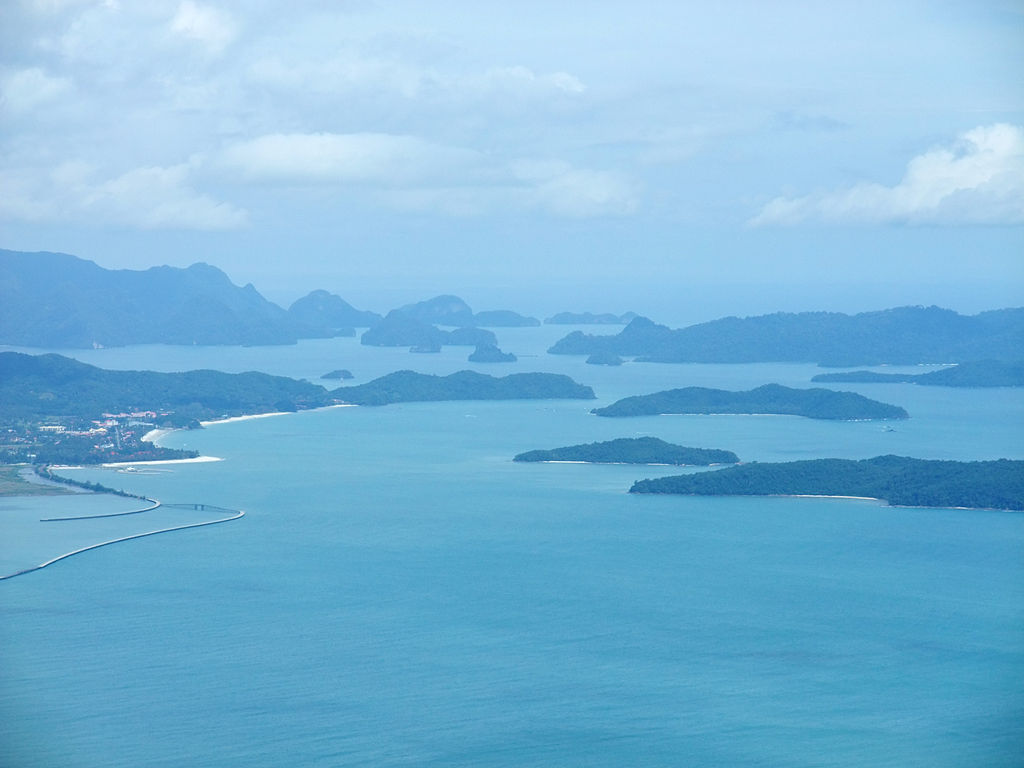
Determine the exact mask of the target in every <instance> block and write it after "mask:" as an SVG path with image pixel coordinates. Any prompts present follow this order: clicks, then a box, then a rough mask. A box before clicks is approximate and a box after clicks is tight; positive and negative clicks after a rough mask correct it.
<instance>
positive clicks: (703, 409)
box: [592, 384, 909, 421]
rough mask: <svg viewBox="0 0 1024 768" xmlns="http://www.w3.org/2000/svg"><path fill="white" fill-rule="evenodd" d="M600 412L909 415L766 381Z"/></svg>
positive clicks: (642, 398)
mask: <svg viewBox="0 0 1024 768" xmlns="http://www.w3.org/2000/svg"><path fill="white" fill-rule="evenodd" d="M592 413H595V414H597V415H598V416H655V415H660V414H776V415H784V416H806V417H807V418H810V419H837V420H844V421H863V420H868V419H906V418H909V415H908V414H907V412H906V411H905V410H904V409H903V408H900V407H899V406H897V405H889V404H887V403H880V402H878V401H877V400H871V399H869V398H867V397H864V396H863V395H858V394H856V393H855V392H837V391H835V390H832V389H792V388H790V387H784V386H782V385H781V384H765V385H764V386H761V387H757V388H756V389H751V390H749V391H746V392H732V391H729V390H725V389H708V388H706V387H684V388H682V389H669V390H665V391H664V392H655V393H653V394H650V395H637V396H634V397H626V398H623V399H622V400H618V401H616V402H614V403H612V404H611V405H608V406H605V407H604V408H595V409H594V410H593V411H592Z"/></svg>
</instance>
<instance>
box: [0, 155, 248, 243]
mask: <svg viewBox="0 0 1024 768" xmlns="http://www.w3.org/2000/svg"><path fill="white" fill-rule="evenodd" d="M190 173H191V167H190V166H189V165H188V164H180V165H174V166H168V167H159V166H150V167H143V168H135V169H133V170H130V171H128V172H126V173H123V174H121V175H119V176H115V177H112V178H108V179H102V180H98V181H97V180H95V176H96V172H95V169H94V168H93V167H91V166H90V165H88V164H85V163H64V164H62V165H59V166H57V167H56V168H54V169H53V170H52V171H51V172H50V173H49V174H44V175H40V174H35V173H32V172H29V171H20V172H19V171H5V172H2V173H0V188H3V189H4V190H5V192H6V194H4V195H3V196H0V216H2V217H4V218H8V219H21V220H27V221H78V222H81V221H88V222H90V223H93V224H99V225H116V226H128V227H132V228H139V229H198V230H219V229H234V228H237V227H240V226H243V225H244V224H245V223H246V221H247V214H246V212H245V211H244V210H241V209H239V208H236V207H235V206H233V205H231V204H229V203H224V202H220V201H218V200H214V199H213V198H211V197H209V196H208V195H205V194H202V193H200V192H197V191H196V190H195V189H193V188H192V186H191V185H190V184H189V175H190Z"/></svg>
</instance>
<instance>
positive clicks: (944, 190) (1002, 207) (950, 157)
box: [749, 123, 1024, 226]
mask: <svg viewBox="0 0 1024 768" xmlns="http://www.w3.org/2000/svg"><path fill="white" fill-rule="evenodd" d="M804 221H812V222H813V221H817V222H825V223H831V224H847V223H850V224H890V223H891V224H1020V223H1024V129H1021V127H1020V126H1015V125H1008V124H1006V123H997V124H995V125H990V126H979V127H977V128H974V129H973V130H970V131H967V132H966V133H964V134H963V135H961V136H960V138H959V139H958V140H957V142H956V143H955V144H953V146H951V147H948V148H936V149H931V150H929V151H927V152H925V153H924V154H921V155H918V156H917V157H915V158H913V159H912V160H911V161H910V162H909V163H908V164H907V169H906V172H905V173H904V175H903V178H902V179H901V180H900V182H899V183H898V184H896V185H894V186H891V187H887V186H885V185H883V184H877V183H869V182H865V183H861V184H857V185H855V186H853V187H850V188H848V189H843V190H837V191H835V192H829V193H825V194H820V195H807V196H805V197H797V198H788V197H777V198H775V199H774V200H772V201H771V202H769V203H768V204H767V205H766V206H765V207H764V208H763V209H762V210H761V212H760V213H758V215H757V216H755V217H754V218H753V219H751V220H750V222H749V224H750V225H751V226H768V225H783V226H785V225H793V224H799V223H801V222H804Z"/></svg>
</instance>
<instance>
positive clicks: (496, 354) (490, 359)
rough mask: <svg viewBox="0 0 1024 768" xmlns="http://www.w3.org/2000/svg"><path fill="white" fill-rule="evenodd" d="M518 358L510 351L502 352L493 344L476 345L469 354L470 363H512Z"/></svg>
mask: <svg viewBox="0 0 1024 768" xmlns="http://www.w3.org/2000/svg"><path fill="white" fill-rule="evenodd" d="M518 359H519V358H517V357H516V356H515V355H513V354H512V353H511V352H502V351H501V350H500V349H498V348H497V347H496V346H494V345H493V344H486V345H484V346H480V347H477V348H476V349H474V350H473V351H472V352H471V353H470V355H469V362H471V363H514V362H515V361H516V360H518Z"/></svg>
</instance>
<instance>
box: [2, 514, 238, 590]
mask: <svg viewBox="0 0 1024 768" xmlns="http://www.w3.org/2000/svg"><path fill="white" fill-rule="evenodd" d="M147 501H150V502H152V504H151V506H148V507H145V508H143V509H136V510H131V511H128V512H114V513H110V514H103V515H85V516H81V517H49V518H43V519H41V520H40V522H48V523H55V522H69V521H72V520H90V519H97V518H108V517H122V516H124V515H138V514H142V513H145V512H152V511H153V510H155V509H158V508H164V509H188V510H194V511H199V512H206V511H209V512H212V513H216V514H217V515H218V517H216V518H213V519H210V520H201V521H199V522H196V523H184V524H182V525H172V526H166V527H163V528H158V529H156V530H152V531H144V532H142V533H133V534H131V535H129V536H120V537H118V538H116V539H109V540H107V541H101V542H99V543H97V544H90V545H89V546H86V547H79V548H78V549H75V550H72V551H70V552H65V553H64V554H61V555H57V557H53V558H50V559H49V560H47V561H46V562H43V563H40V564H39V565H35V566H32V567H31V568H23V569H21V570H20V571H15V572H14V573H8V574H6V575H3V576H0V581H5V580H7V579H13V578H14V577H15V576H23V575H25V574H26V573H32V572H34V571H39V570H42V569H43V568H46V567H48V566H51V565H53V564H54V563H59V562H60V561H62V560H67V559H68V558H69V557H74V556H75V555H80V554H82V553H84V552H89V551H91V550H94V549H99V548H100V547H108V546H110V545H111V544H120V543H122V542H125V541H131V540H132V539H141V538H145V537H146V536H156V535H158V534H161V533H171V532H173V531H183V530H185V529H187V528H202V527H204V526H207V525H218V524H219V523H229V522H231V521H233V520H238V519H239V518H242V517H244V516H245V512H243V511H242V510H240V509H229V508H227V507H217V506H214V505H212V504H197V503H190V504H162V503H160V502H159V501H157V500H155V499H147Z"/></svg>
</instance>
